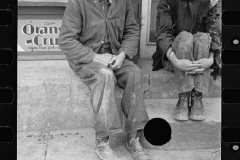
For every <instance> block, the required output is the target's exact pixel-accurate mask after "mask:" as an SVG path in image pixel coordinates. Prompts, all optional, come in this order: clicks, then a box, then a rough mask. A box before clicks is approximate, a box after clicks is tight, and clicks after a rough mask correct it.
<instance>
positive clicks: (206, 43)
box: [152, 0, 221, 121]
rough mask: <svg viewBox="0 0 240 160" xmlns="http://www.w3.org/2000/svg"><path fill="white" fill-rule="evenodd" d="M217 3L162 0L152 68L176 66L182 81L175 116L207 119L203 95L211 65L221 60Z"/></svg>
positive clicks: (217, 64)
mask: <svg viewBox="0 0 240 160" xmlns="http://www.w3.org/2000/svg"><path fill="white" fill-rule="evenodd" d="M217 3H218V0H160V1H159V4H158V7H157V25H158V28H157V32H156V39H157V49H156V52H155V53H154V55H153V56H152V58H153V71H156V70H158V69H161V68H163V67H165V68H169V69H170V68H173V70H174V72H175V76H176V78H178V79H179V81H180V84H179V100H178V102H177V104H176V107H175V110H174V113H173V118H174V119H176V120H180V121H186V120H188V119H189V118H190V119H191V120H197V121H201V120H204V119H205V111H204V106H203V103H202V95H203V94H206V95H208V90H209V82H210V67H211V66H213V65H215V66H216V67H215V68H217V67H219V64H220V61H218V60H219V59H217V58H216V57H219V53H220V49H221V44H220V30H219V25H220V24H219V22H218V21H217V14H216V12H217ZM169 66H170V67H169ZM171 66H172V67H171ZM190 97H191V99H190ZM189 99H190V104H189ZM189 106H191V108H190V110H189Z"/></svg>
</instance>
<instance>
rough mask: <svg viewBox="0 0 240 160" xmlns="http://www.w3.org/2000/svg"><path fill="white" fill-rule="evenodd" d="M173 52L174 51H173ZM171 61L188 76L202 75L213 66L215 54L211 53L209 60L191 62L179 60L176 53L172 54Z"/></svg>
mask: <svg viewBox="0 0 240 160" xmlns="http://www.w3.org/2000/svg"><path fill="white" fill-rule="evenodd" d="M171 52H173V51H171ZM169 59H170V60H171V62H172V64H173V65H174V67H176V68H178V69H179V70H181V71H184V72H185V75H188V74H201V73H203V71H204V70H205V69H207V68H209V67H210V66H211V65H212V64H213V53H210V57H209V58H202V59H199V60H197V61H190V60H188V59H178V58H177V57H176V56H175V54H174V53H172V54H170V57H169Z"/></svg>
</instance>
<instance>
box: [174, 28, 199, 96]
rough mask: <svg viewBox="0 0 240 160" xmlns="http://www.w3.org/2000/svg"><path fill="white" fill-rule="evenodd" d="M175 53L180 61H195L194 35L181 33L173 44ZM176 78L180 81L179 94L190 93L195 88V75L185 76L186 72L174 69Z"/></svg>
mask: <svg viewBox="0 0 240 160" xmlns="http://www.w3.org/2000/svg"><path fill="white" fill-rule="evenodd" d="M172 48H173V51H174V53H175V55H176V57H177V58H178V59H189V60H190V61H193V60H194V58H193V35H192V34H191V33H189V32H186V31H183V32H180V33H179V34H178V35H177V37H176V38H175V40H174V42H173V44H172ZM173 69H174V72H175V77H176V78H177V79H179V80H180V85H179V92H189V91H191V90H192V89H193V88H194V87H195V84H194V75H185V72H183V71H181V70H179V69H178V68H176V67H173Z"/></svg>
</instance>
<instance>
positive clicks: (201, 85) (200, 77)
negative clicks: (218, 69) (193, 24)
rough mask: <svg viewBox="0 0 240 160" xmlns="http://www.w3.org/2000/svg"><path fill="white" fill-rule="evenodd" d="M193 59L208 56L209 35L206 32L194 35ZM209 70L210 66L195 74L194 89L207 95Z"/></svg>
mask: <svg viewBox="0 0 240 160" xmlns="http://www.w3.org/2000/svg"><path fill="white" fill-rule="evenodd" d="M193 43H194V52H193V54H194V59H195V60H199V59H202V58H208V57H209V49H210V44H211V37H210V35H209V34H207V33H201V32H198V33H196V34H195V35H194V39H193ZM210 74H211V71H210V68H207V69H205V70H204V72H203V73H202V74H196V75H195V85H196V87H195V89H196V90H197V91H199V92H202V93H204V94H205V95H208V90H209V83H210V78H211V76H210Z"/></svg>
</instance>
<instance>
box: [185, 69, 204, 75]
mask: <svg viewBox="0 0 240 160" xmlns="http://www.w3.org/2000/svg"><path fill="white" fill-rule="evenodd" d="M203 71H204V69H203V68H201V69H194V70H192V71H187V72H185V75H189V74H201V73H203Z"/></svg>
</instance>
